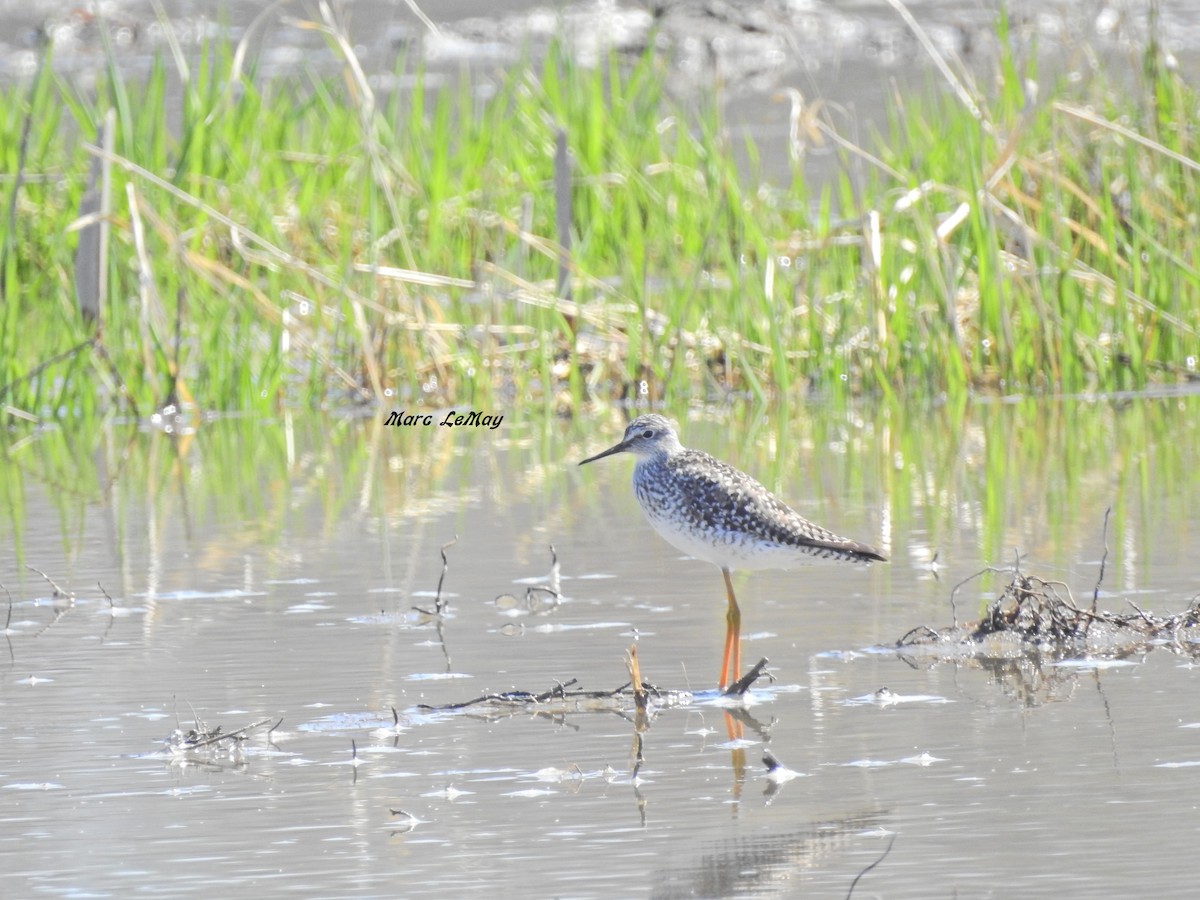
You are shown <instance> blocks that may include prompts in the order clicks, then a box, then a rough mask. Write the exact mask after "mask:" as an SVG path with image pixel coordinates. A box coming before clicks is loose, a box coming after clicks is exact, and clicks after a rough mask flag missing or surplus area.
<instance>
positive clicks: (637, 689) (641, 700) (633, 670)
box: [625, 644, 646, 712]
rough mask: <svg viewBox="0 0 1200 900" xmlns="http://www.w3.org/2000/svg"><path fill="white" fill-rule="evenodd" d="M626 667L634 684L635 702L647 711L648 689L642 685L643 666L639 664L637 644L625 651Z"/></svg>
mask: <svg viewBox="0 0 1200 900" xmlns="http://www.w3.org/2000/svg"><path fill="white" fill-rule="evenodd" d="M625 667H626V668H627V669H629V683H630V684H632V685H633V703H634V705H635V706H636V707H637V708H638V711H639V712H645V711H646V689H645V688H644V687H643V686H642V667H641V666H640V665H639V664H638V656H637V644H631V645H630V647H629V649H628V650H626V651H625Z"/></svg>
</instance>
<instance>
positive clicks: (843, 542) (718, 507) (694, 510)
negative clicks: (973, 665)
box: [579, 414, 887, 690]
mask: <svg viewBox="0 0 1200 900" xmlns="http://www.w3.org/2000/svg"><path fill="white" fill-rule="evenodd" d="M614 453H632V454H633V455H634V456H635V457H637V466H636V467H635V468H634V470H633V489H634V491H636V492H637V498H638V503H640V504H641V506H642V511H643V512H644V513H645V514H646V518H647V519H649V520H650V524H651V525H652V526H653V527H654V530H655V531H657V532H658V533H659V534H660V535H661V536H662V537H663V538H665V539H666V540H667V541H668V543H670V544H672V545H673V546H675V547H677V548H678V549H680V550H682V551H683V552H684V553H686V554H687V555H688V556H694V557H696V558H697V559H703V560H707V561H708V562H710V563H713V564H714V565H716V566H718V567H719V568H720V569H721V574H722V575H723V576H724V578H725V594H726V597H727V598H728V600H729V608H728V611H727V613H726V616H725V621H726V630H725V654H724V657H723V658H722V660H721V677H720V680H719V682H718V685H719V687H720V689H721V690H725V688H726V686H727V685H728V684H730V683H731V682H733V681H736V680H737V679H738V677H739V676H740V673H741V668H742V647H741V628H742V613H741V610H740V609H739V608H738V602H737V597H735V596H734V593H733V582H732V581H731V580H730V572H731V571H732V570H733V569H790V568H794V567H796V566H803V565H810V564H813V563H868V562H873V561H880V562H886V561H887V557H886V556H884V555H883V554H882V553H880V552H879V551H878V550H876V549H875V548H874V547H870V546H868V545H867V544H860V543H859V542H858V541H852V540H849V539H847V538H844V537H838V536H837V535H836V534H834V533H833V532H832V531H828V530H826V529H824V528H822V527H821V526H819V525H814V524H813V523H812V522H810V521H808V520H807V519H805V518H804V517H803V516H801V515H800V514H799V513H798V512H796V511H795V510H793V509H792V508H791V507H789V506H788V505H787V504H786V503H784V502H783V501H782V500H780V499H779V498H778V497H776V496H775V495H774V494H772V493H771V492H770V491H768V490H767V489H766V488H765V487H763V486H762V485H761V484H759V483H758V482H757V481H755V480H754V479H753V478H751V477H750V476H749V475H747V474H746V473H745V472H742V471H740V470H738V469H735V468H734V467H733V466H731V465H729V464H728V463H723V462H721V461H720V460H719V459H714V458H713V457H711V456H709V455H708V454H707V453H704V452H702V451H700V450H689V449H688V448H687V447H684V446H683V445H682V444H681V443H679V435H678V433H677V432H676V430H675V425H674V423H673V422H671V420H670V419H667V418H664V417H663V416H659V415H654V414H650V415H645V416H638V417H637V418H636V419H634V420H633V421H632V422H630V423H629V427H628V428H626V429H625V437H624V438H622V440H621V442H620V443H619V444H617V445H615V446H613V447H609V448H608V449H607V450H605V451H604V452H603V453H597V454H596V455H595V456H590V457H588V458H587V459H585V460H583V462H581V463H580V464H579V465H581V466H582V465H584V464H585V463H590V462H595V461H596V460H598V459H603V458H604V457H606V456H612V455H613V454H614Z"/></svg>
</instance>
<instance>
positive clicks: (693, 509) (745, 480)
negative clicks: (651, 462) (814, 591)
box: [639, 450, 886, 564]
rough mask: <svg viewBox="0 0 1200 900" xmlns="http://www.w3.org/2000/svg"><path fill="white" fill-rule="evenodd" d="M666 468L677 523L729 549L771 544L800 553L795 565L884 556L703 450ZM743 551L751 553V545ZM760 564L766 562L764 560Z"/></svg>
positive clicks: (674, 460) (688, 452)
mask: <svg viewBox="0 0 1200 900" xmlns="http://www.w3.org/2000/svg"><path fill="white" fill-rule="evenodd" d="M666 468H667V469H668V470H669V472H670V474H671V477H670V478H669V479H666V481H667V483H668V484H669V485H670V490H669V493H670V494H671V495H672V496H670V499H669V503H668V505H670V506H671V507H674V513H673V515H674V516H675V517H676V521H677V523H679V525H683V527H684V528H686V529H687V530H689V531H692V532H693V534H699V533H700V532H703V533H704V534H706V535H708V536H709V539H710V540H713V541H714V542H718V543H720V544H724V545H726V546H728V547H730V549H731V550H733V549H734V547H735V546H736V545H738V544H739V543H741V544H745V545H753V544H758V545H761V547H762V550H761V551H760V552H762V553H768V552H771V551H769V550H768V548H772V547H773V548H777V549H778V550H783V549H785V548H787V549H790V550H793V551H799V552H798V554H797V559H796V562H797V563H798V564H799V563H801V562H802V561H803V557H809V558H811V561H812V562H818V561H822V560H827V561H830V562H871V561H873V560H879V561H883V560H885V559H886V557H884V556H883V554H881V553H880V552H879V551H878V550H876V549H875V548H874V547H871V546H869V545H867V544H862V543H859V542H858V541H852V540H849V539H847V538H843V537H840V536H839V535H836V534H834V533H833V532H832V531H829V530H827V529H825V528H822V527H821V526H819V525H815V524H813V523H812V522H810V521H808V520H807V519H805V518H804V517H803V516H801V515H800V514H799V513H798V512H796V511H795V510H793V509H792V508H791V507H789V506H788V505H787V504H786V503H784V502H783V501H781V500H780V499H779V498H778V497H776V496H774V495H773V494H772V493H771V492H770V491H768V490H767V489H766V488H765V487H763V485H761V484H760V483H759V482H757V481H755V480H754V479H753V478H751V477H750V476H749V475H747V474H746V473H744V472H741V471H739V470H738V469H735V468H734V467H733V466H730V465H728V464H727V463H723V462H721V461H720V460H718V459H714V458H713V457H711V456H709V455H708V454H707V453H703V452H701V451H699V450H685V451H684V452H683V453H680V454H677V455H676V456H674V457H672V458H671V459H670V460H668V461H667V462H666ZM639 493H640V489H639ZM664 499H665V498H664ZM648 513H649V511H648ZM652 518H653V517H652ZM684 523H686V524H684ZM655 527H656V528H657V527H658V525H657V524H656V526H655ZM676 530H678V526H677V528H676ZM742 549H743V550H744V551H745V552H747V553H748V554H749V555H751V556H753V555H755V552H754V551H753V550H751V547H750V546H746V547H744V548H742ZM737 555H738V556H741V555H743V554H742V553H738V554H737ZM771 555H777V554H776V553H773V552H771ZM763 562H764V564H767V561H766V560H765V559H764V560H763Z"/></svg>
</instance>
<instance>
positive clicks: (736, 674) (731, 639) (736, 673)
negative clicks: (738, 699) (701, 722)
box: [717, 567, 742, 691]
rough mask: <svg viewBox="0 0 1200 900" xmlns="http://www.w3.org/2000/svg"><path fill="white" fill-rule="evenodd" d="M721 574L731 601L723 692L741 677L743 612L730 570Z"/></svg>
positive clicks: (722, 660) (722, 669)
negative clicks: (734, 592)
mask: <svg viewBox="0 0 1200 900" xmlns="http://www.w3.org/2000/svg"><path fill="white" fill-rule="evenodd" d="M721 574H722V575H724V576H725V596H726V597H727V598H728V600H729V609H728V610H727V611H726V612H725V655H724V656H723V657H722V659H721V678H720V680H718V682H717V687H718V689H720V690H722V691H723V690H725V688H727V687H728V686H729V684H730V683H731V682H734V681H737V680H738V679H739V678H740V677H741V672H742V611H741V609H739V608H738V602H737V597H735V596H734V594H733V582H732V581H730V580H729V570H728V569H726V568H724V567H722V568H721Z"/></svg>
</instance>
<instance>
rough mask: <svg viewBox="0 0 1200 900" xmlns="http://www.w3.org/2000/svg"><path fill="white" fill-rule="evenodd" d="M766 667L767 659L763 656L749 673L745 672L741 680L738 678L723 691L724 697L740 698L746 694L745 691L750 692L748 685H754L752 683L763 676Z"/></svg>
mask: <svg viewBox="0 0 1200 900" xmlns="http://www.w3.org/2000/svg"><path fill="white" fill-rule="evenodd" d="M766 667H767V658H766V657H765V656H764V657H763V658H762V659H760V660H759V661H758V662H756V663H755V664H754V668H752V669H751V670H750V671H749V672H747V673H746V674H745V675H743V676H742V677H741V678H739V679H738V680H737V681H735V682H734V683H733V684H731V685H730V686H729V687H727V688H726V689H725V696H726V697H741V696H742V695H743V694H745V693H746V691H748V690H750V685H752V684H754V682H756V681H758V679H759V678H760V677H761V676H762V674H763V670H764V669H765V668H766ZM767 677H770V675H768V676H767Z"/></svg>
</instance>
